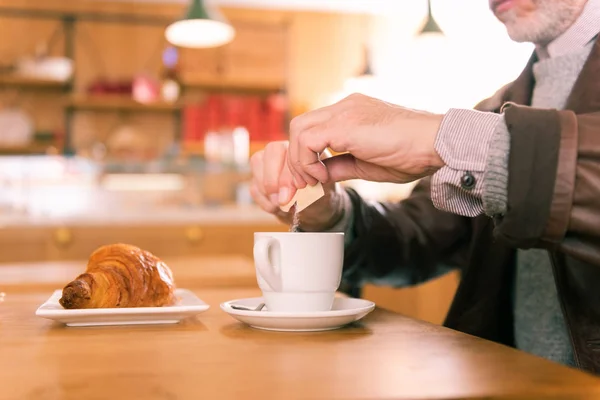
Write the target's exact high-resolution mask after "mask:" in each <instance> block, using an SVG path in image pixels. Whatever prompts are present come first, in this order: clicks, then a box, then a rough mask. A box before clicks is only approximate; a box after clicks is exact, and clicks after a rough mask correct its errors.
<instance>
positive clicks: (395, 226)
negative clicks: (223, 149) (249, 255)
mask: <svg viewBox="0 0 600 400" xmlns="http://www.w3.org/2000/svg"><path fill="white" fill-rule="evenodd" d="M490 8H491V10H492V11H493V12H494V14H495V15H496V17H497V18H498V19H499V20H500V21H501V22H502V23H504V25H505V26H506V29H507V31H508V34H509V36H510V37H511V38H512V39H513V40H515V41H518V42H532V43H534V44H535V45H536V49H535V52H534V54H533V55H532V57H531V59H530V61H529V63H528V65H527V66H526V67H525V69H524V71H523V72H522V74H521V75H520V76H519V77H518V78H517V79H516V80H515V81H514V82H512V83H510V84H508V85H506V86H505V87H503V88H502V89H501V90H499V91H498V92H497V93H496V94H495V95H494V96H492V97H491V98H489V99H487V100H484V101H483V102H481V103H480V104H479V105H478V106H477V107H476V109H475V110H467V109H450V110H449V111H448V112H447V113H446V114H444V115H436V114H431V113H426V112H419V111H415V110H409V109H406V108H403V107H400V106H395V105H391V104H389V103H385V102H382V101H379V100H377V99H373V98H370V97H366V96H361V95H353V96H350V97H348V98H346V99H344V100H342V101H340V102H339V103H336V104H334V105H331V106H328V107H324V108H322V109H317V110H314V111H311V112H308V113H306V114H304V115H301V116H299V117H296V118H295V119H294V120H293V121H292V124H291V127H290V140H289V142H288V141H285V142H274V143H270V144H269V145H267V147H266V148H265V150H264V151H261V152H259V153H257V154H255V155H254V156H253V158H252V168H253V176H254V179H253V186H252V194H253V196H254V199H255V201H256V202H257V203H258V204H259V205H260V206H261V207H262V208H264V209H265V210H266V211H267V212H271V213H274V214H276V215H277V216H278V217H279V218H281V219H282V220H283V221H285V222H288V223H289V221H290V218H291V217H290V215H289V214H286V213H283V212H281V211H280V208H279V206H280V205H281V204H286V203H287V202H288V200H289V199H290V198H291V197H292V195H293V194H294V192H295V191H296V190H297V189H299V188H303V187H305V186H306V185H307V184H309V185H313V184H315V183H317V182H318V181H320V182H322V183H323V184H324V187H325V189H326V195H325V196H324V197H323V198H322V199H320V200H319V201H318V202H317V203H315V204H314V205H313V206H311V207H309V208H308V209H306V210H305V211H303V212H302V213H301V214H300V227H301V229H302V230H304V231H343V232H345V234H346V235H345V236H346V249H345V260H344V282H345V283H346V284H349V285H359V286H360V285H361V284H363V283H365V282H376V283H381V284H391V285H396V286H402V285H411V284H417V283H421V282H424V281H426V280H428V279H432V278H434V277H436V276H439V275H441V274H443V273H446V272H447V271H448V270H449V269H453V268H458V269H460V271H461V282H460V285H459V288H458V290H457V293H456V295H455V298H454V300H453V303H452V305H451V308H450V311H449V313H448V316H447V318H446V320H445V325H446V326H448V327H450V328H453V329H456V330H459V331H462V332H466V333H469V334H472V335H476V336H479V337H482V338H485V339H488V340H493V341H496V342H499V343H503V344H506V345H509V346H513V347H516V348H517V349H520V350H522V351H526V352H529V353H532V354H536V355H538V356H541V357H545V358H547V359H550V360H553V361H556V362H559V363H563V364H566V365H570V366H576V367H579V368H582V369H585V370H588V371H591V372H594V373H600V40H599V39H598V32H599V31H600V0H490ZM326 149H332V150H334V151H335V152H338V153H341V155H338V156H335V157H329V158H326V159H322V158H321V157H319V155H320V154H322V153H323V152H324V151H325V150H326ZM430 176H431V177H430ZM356 178H358V179H366V180H371V181H380V182H395V183H404V182H409V181H412V180H416V179H421V178H423V179H421V181H420V182H419V184H418V185H417V187H416V188H415V190H414V191H413V193H412V194H411V195H410V197H408V198H407V199H405V200H403V201H401V202H398V203H390V202H378V203H373V202H367V201H365V200H363V199H362V198H361V197H360V196H359V195H358V194H357V193H356V192H355V191H353V190H351V189H342V187H341V186H340V185H339V184H338V183H337V182H339V181H343V180H347V179H356Z"/></svg>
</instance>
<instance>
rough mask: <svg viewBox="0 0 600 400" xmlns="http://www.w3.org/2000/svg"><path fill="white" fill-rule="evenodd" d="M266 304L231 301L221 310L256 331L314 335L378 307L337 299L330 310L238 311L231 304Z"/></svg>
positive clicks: (259, 300)
mask: <svg viewBox="0 0 600 400" xmlns="http://www.w3.org/2000/svg"><path fill="white" fill-rule="evenodd" d="M261 303H264V299H263V298H262V297H253V298H248V299H238V300H231V301H227V302H225V303H222V304H221V309H222V310H223V311H225V312H226V313H227V314H229V315H231V316H232V317H233V318H235V319H237V320H238V321H240V322H243V323H245V324H247V325H250V326H251V327H253V328H257V329H263V330H270V331H283V332H315V331H327V330H333V329H338V328H341V327H343V326H345V325H348V324H350V323H352V322H355V321H358V320H360V319H362V318H364V317H365V316H366V315H367V314H369V313H370V312H371V311H373V309H374V308H375V303H373V302H372V301H368V300H364V299H355V298H349V297H336V298H335V300H334V302H333V308H332V309H331V311H317V312H303V313H288V312H273V311H268V310H267V309H266V307H265V308H263V310H262V311H245V310H236V309H234V308H232V307H231V305H232V304H233V305H237V306H243V307H248V308H255V307H257V306H258V305H259V304H261Z"/></svg>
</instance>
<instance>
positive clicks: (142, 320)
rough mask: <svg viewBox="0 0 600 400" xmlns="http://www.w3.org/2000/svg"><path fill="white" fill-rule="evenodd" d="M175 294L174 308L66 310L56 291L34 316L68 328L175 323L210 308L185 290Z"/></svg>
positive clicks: (58, 291) (59, 292)
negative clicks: (176, 299)
mask: <svg viewBox="0 0 600 400" xmlns="http://www.w3.org/2000/svg"><path fill="white" fill-rule="evenodd" d="M175 295H176V296H177V298H178V299H179V302H178V303H177V304H176V305H174V306H165V307H130V308H89V309H75V310H67V309H65V308H63V306H61V305H60V303H59V302H58V300H59V299H60V297H61V296H62V290H57V291H55V292H54V294H52V296H50V298H49V299H48V300H47V301H46V302H45V303H44V304H42V305H41V306H40V307H39V308H38V309H37V311H36V312H35V315H37V316H38V317H42V318H48V319H52V320H55V321H58V322H62V323H63V324H66V325H68V326H102V325H142V324H176V323H178V322H180V321H181V320H183V319H184V318H188V317H191V316H194V315H196V314H200V313H201V312H204V311H206V310H208V308H209V307H210V306H209V305H208V304H206V303H205V302H203V301H202V300H200V299H199V298H198V297H197V296H196V295H195V294H194V293H192V292H191V291H189V290H187V289H176V290H175Z"/></svg>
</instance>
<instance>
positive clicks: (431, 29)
mask: <svg viewBox="0 0 600 400" xmlns="http://www.w3.org/2000/svg"><path fill="white" fill-rule="evenodd" d="M431 33H432V34H437V35H442V36H443V35H444V32H443V31H442V30H441V29H440V26H439V25H438V24H437V22H435V18H433V14H432V13H431V0H427V21H426V22H425V25H424V26H423V28H422V29H421V32H419V35H425V34H431Z"/></svg>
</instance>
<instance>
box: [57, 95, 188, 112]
mask: <svg viewBox="0 0 600 400" xmlns="http://www.w3.org/2000/svg"><path fill="white" fill-rule="evenodd" d="M67 106H68V107H70V108H72V109H77V110H84V111H85V110H88V111H136V112H137V111H148V112H176V111H179V110H181V108H182V106H183V105H182V104H181V103H166V102H153V103H140V102H138V101H135V100H134V99H132V98H131V97H128V96H118V95H117V96H115V95H93V96H86V95H78V96H73V97H71V98H70V99H69V101H68V103H67Z"/></svg>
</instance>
